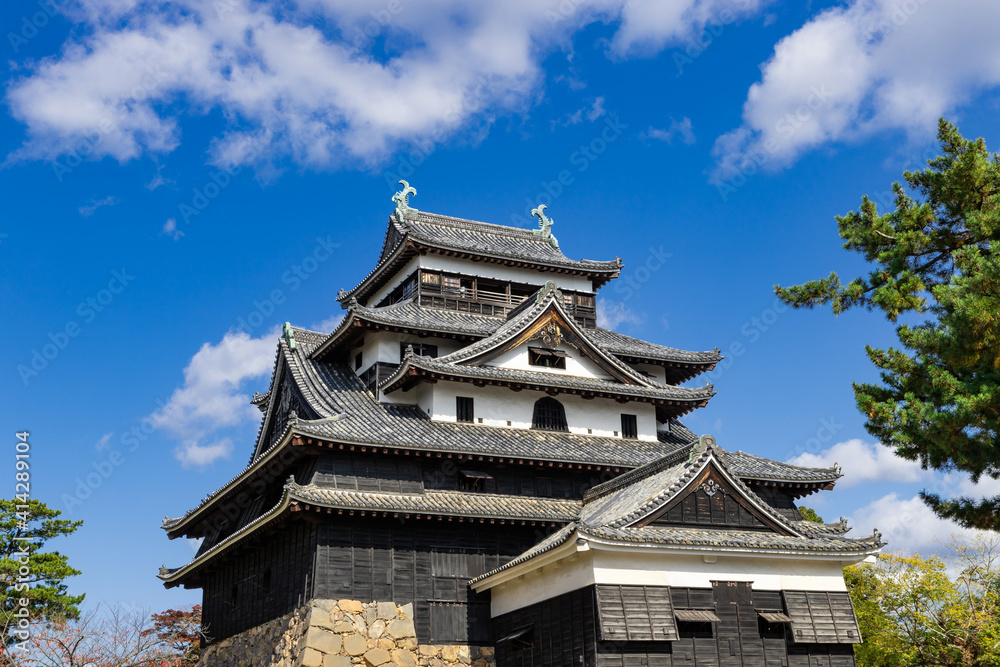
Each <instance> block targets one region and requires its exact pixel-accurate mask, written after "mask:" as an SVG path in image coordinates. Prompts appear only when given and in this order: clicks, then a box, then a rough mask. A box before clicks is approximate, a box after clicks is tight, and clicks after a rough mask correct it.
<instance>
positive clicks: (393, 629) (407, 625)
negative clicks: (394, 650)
mask: <svg viewBox="0 0 1000 667" xmlns="http://www.w3.org/2000/svg"><path fill="white" fill-rule="evenodd" d="M386 632H388V633H389V635H390V636H391V637H393V638H394V639H402V638H404V637H416V636H417V632H416V630H415V629H414V627H413V621H412V620H403V619H399V618H397V619H396V620H394V621H393V622H391V623H390V624H389V627H387V628H386Z"/></svg>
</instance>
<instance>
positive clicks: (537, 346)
mask: <svg viewBox="0 0 1000 667" xmlns="http://www.w3.org/2000/svg"><path fill="white" fill-rule="evenodd" d="M488 365H490V366H496V367H498V368H510V369H513V370H522V371H536V372H543V373H556V374H559V375H572V376H576V377H592V378H602V379H609V380H610V379H612V376H611V375H610V374H609V373H608V372H607V371H605V370H604V369H603V368H601V367H600V366H599V365H598V364H596V363H595V362H594V360H593V359H590V358H588V357H586V356H584V355H583V354H582V353H581V352H580V350H578V349H576V348H574V347H572V346H570V345H566V344H563V345H559V346H556V347H551V346H548V345H545V343H544V342H543V341H541V340H534V341H529V342H526V343H524V344H522V345H520V346H518V347H515V348H513V349H510V350H507V351H506V352H504V353H503V354H500V355H498V356H497V357H495V358H493V359H492V360H491V361H490V362H489V364H488Z"/></svg>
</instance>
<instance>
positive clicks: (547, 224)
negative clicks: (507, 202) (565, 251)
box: [531, 204, 559, 248]
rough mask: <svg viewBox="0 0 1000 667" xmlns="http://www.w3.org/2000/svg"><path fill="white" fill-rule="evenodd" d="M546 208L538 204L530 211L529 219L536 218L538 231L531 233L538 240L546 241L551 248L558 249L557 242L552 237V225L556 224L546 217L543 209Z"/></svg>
mask: <svg viewBox="0 0 1000 667" xmlns="http://www.w3.org/2000/svg"><path fill="white" fill-rule="evenodd" d="M547 208H548V206H546V205H545V204H539V205H538V208H533V209H531V217H533V218H535V217H537V218H538V229H535V230H533V231H532V232H531V233H532V234H534V235H535V236H538V237H539V238H543V239H547V240H548V242H549V243H550V244H552V247H553V248H558V247H559V241H558V240H556V237H555V236H553V235H552V225H554V224H556V221H555V220H553V219H552V218H549V217H546V215H545V209H547Z"/></svg>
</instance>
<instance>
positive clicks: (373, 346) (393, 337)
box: [350, 331, 464, 375]
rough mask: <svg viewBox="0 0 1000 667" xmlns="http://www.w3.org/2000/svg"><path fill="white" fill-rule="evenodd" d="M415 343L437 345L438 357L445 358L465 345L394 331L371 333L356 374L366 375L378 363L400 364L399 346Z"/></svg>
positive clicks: (353, 353) (362, 348) (362, 350)
mask: <svg viewBox="0 0 1000 667" xmlns="http://www.w3.org/2000/svg"><path fill="white" fill-rule="evenodd" d="M400 343H413V344H414V345H437V347H438V356H439V357H441V356H444V355H446V354H451V353H452V352H455V351H456V350H458V349H459V348H460V347H462V346H463V345H464V343H460V342H459V341H457V340H455V339H453V338H437V337H434V336H427V337H425V338H421V337H420V336H414V335H412V334H402V333H395V332H392V331H371V332H368V333H366V334H365V342H364V345H363V346H362V347H361V352H362V363H361V368H360V369H358V370H357V371H356V372H357V374H358V375H361V374H362V373H364V372H365V371H366V370H368V368H369V367H370V366H371V365H372V364H374V363H375V362H376V361H383V362H386V363H390V364H398V363H399V362H400V359H399V344H400ZM356 353H357V350H356V349H355V350H351V359H350V363H351V368H354V355H355V354H356Z"/></svg>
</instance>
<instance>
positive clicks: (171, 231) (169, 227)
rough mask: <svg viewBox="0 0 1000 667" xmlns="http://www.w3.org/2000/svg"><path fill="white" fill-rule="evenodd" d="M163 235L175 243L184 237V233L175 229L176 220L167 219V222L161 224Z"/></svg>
mask: <svg viewBox="0 0 1000 667" xmlns="http://www.w3.org/2000/svg"><path fill="white" fill-rule="evenodd" d="M163 233H164V234H166V235H167V236H169V237H170V238H172V239H173V240H175V241H177V240H179V239H180V238H181V237H182V236H184V232H182V231H181V230H179V229H177V220H176V219H175V218H168V219H167V221H166V222H164V223H163Z"/></svg>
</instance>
